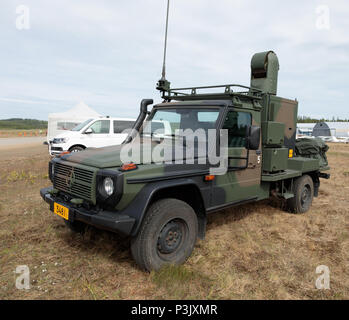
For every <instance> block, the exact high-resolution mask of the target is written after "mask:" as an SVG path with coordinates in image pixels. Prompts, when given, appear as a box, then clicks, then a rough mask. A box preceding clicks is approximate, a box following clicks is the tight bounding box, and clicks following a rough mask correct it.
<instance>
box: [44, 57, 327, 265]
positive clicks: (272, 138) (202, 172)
mask: <svg viewBox="0 0 349 320" xmlns="http://www.w3.org/2000/svg"><path fill="white" fill-rule="evenodd" d="M278 70H279V63H278V59H277V56H276V55H275V53H273V52H272V51H269V52H262V53H257V54H255V55H254V56H253V58H252V61H251V86H250V87H244V86H239V85H224V86H214V87H196V88H194V87H193V88H180V89H170V84H169V82H167V81H166V80H161V81H159V83H158V89H159V90H160V91H161V92H162V98H163V102H162V103H160V104H157V105H155V106H154V107H153V108H152V110H151V112H148V111H147V106H148V105H149V104H152V100H142V103H141V112H140V115H139V117H138V119H137V121H136V123H135V126H134V128H133V129H134V130H133V131H132V132H131V133H130V135H129V138H128V139H127V141H125V143H124V144H123V145H121V146H112V147H105V148H101V149H93V150H92V149H91V150H88V149H87V150H85V151H83V152H79V153H74V154H66V155H62V156H61V157H59V158H55V159H53V160H52V161H51V162H50V163H49V176H50V179H51V181H52V183H53V186H52V187H49V188H45V189H42V190H41V196H42V198H43V199H44V200H45V201H46V202H47V203H49V204H50V210H51V211H53V212H55V213H56V214H58V215H59V216H61V217H63V218H64V220H65V222H66V224H67V225H68V226H69V227H70V228H71V229H72V230H74V231H81V230H82V229H83V228H84V226H85V225H86V224H89V225H93V226H95V227H97V228H101V229H106V230H110V231H113V232H117V233H120V234H123V235H125V236H129V237H130V238H131V252H132V255H133V257H134V259H135V260H136V262H137V264H138V265H139V266H140V267H141V268H142V269H145V270H152V269H159V268H160V267H161V266H162V265H164V264H166V263H174V264H179V263H183V262H184V261H185V260H186V259H187V258H188V257H189V256H190V254H191V252H192V250H193V249H194V245H195V242H196V240H197V238H201V239H203V238H204V236H205V228H206V218H207V215H208V214H209V213H212V212H214V211H218V210H221V209H225V208H230V207H233V206H235V205H239V204H243V203H248V202H254V201H259V200H262V199H267V198H269V197H271V196H277V197H279V198H282V199H285V203H286V206H287V209H288V210H289V211H291V212H293V213H303V212H306V211H308V210H309V208H310V206H311V203H312V200H313V197H314V196H315V197H316V196H317V195H318V190H319V186H320V178H329V174H326V173H325V171H326V170H328V169H329V167H328V166H327V165H323V163H322V165H320V162H319V159H317V158H312V157H301V156H299V155H298V154H296V153H295V143H296V140H295V136H296V121H297V110H298V102H297V101H294V100H289V99H285V98H281V97H278V96H277V95H276V93H277V76H278ZM236 88H238V89H239V90H240V89H241V88H242V89H243V91H242V92H241V91H234V90H235V89H236ZM201 90H202V91H205V92H203V93H200V91H201ZM217 90H218V93H217V92H216V93H213V92H212V91H217ZM220 91H221V92H220ZM146 118H147V121H145V119H146ZM161 121H167V123H170V125H171V128H173V129H176V130H177V131H176V132H178V129H183V130H186V129H192V130H196V129H198V128H200V129H203V130H204V132H205V133H207V132H208V131H209V130H216V131H214V132H216V133H215V135H213V137H214V144H213V147H209V146H208V144H202V145H201V147H200V146H199V143H196V144H195V143H194V144H192V145H191V147H189V148H187V149H185V153H184V152H183V153H182V154H181V152H179V155H178V154H175V155H173V152H172V151H173V150H174V149H173V146H174V145H177V151H178V150H179V151H181V148H182V149H183V150H184V147H188V146H187V145H186V144H188V142H184V140H181V139H178V136H177V135H176V134H163V135H162V136H161V135H160V136H159V135H156V134H154V132H153V131H150V133H149V132H148V133H146V130H145V126H147V125H148V124H149V123H157V124H159V123H161ZM220 129H225V130H226V131H225V132H227V140H228V141H227V144H228V145H227V162H226V164H227V168H226V172H224V173H223V174H222V173H219V171H217V174H213V173H212V167H213V168H214V167H215V165H213V166H212V164H211V163H209V162H208V161H203V160H207V157H208V156H209V155H210V152H211V153H212V152H214V153H215V154H216V155H217V154H218V155H219V152H221V149H220V148H219V147H220V143H221V139H222V132H223V131H220ZM137 131H140V134H139V135H136V134H135V133H136V132H137ZM194 140H195V139H194ZM188 141H189V140H188ZM146 142H148V143H146ZM170 142H171V143H170ZM197 142H198V141H197ZM161 144H162V145H163V147H162V152H158V153H155V155H154V151H155V149H156V148H157V147H159V145H161ZM136 145H138V146H140V147H141V148H139V149H138V151H137V149H135V150H136V151H134V150H133V151H134V152H133V151H132V152H133V157H134V159H135V160H133V162H123V161H122V159H121V158H122V157H121V153H122V148H127V147H132V146H136ZM144 146H145V147H144ZM178 146H180V147H179V148H178ZM200 148H204V149H205V150H206V149H207V150H208V149H210V151H208V152H207V153H206V154H205V153H201V152H200V150H201V149H200ZM147 150H148V151H150V152H151V153H152V154H153V158H152V159H151V161H145V160H144V157H142V155H143V156H144V154H145V153H147V152H146V151H147ZM168 150H170V151H171V150H172V151H171V152H172V153H171V152H166V151H168ZM188 150H189V151H188ZM165 154H167V155H169V156H167V157H166V156H165ZM180 160H190V161H182V162H181V161H180ZM216 166H218V164H216Z"/></svg>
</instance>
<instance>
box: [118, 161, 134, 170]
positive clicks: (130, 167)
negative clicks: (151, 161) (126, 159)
mask: <svg viewBox="0 0 349 320" xmlns="http://www.w3.org/2000/svg"><path fill="white" fill-rule="evenodd" d="M135 169H137V165H136V164H135V163H133V162H130V163H124V164H123V165H122V166H121V170H122V171H129V170H135Z"/></svg>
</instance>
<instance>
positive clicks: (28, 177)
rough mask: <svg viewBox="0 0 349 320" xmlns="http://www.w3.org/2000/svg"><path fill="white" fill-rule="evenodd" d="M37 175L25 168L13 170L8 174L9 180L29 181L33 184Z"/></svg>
mask: <svg viewBox="0 0 349 320" xmlns="http://www.w3.org/2000/svg"><path fill="white" fill-rule="evenodd" d="M36 178H37V176H36V175H35V174H32V173H31V172H26V171H24V170H21V171H16V170H13V171H11V172H10V173H9V174H8V176H7V182H17V181H27V182H29V183H31V184H33V183H34V182H35V180H36Z"/></svg>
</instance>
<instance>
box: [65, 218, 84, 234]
mask: <svg viewBox="0 0 349 320" xmlns="http://www.w3.org/2000/svg"><path fill="white" fill-rule="evenodd" d="M64 222H65V225H66V226H67V227H68V228H69V229H70V230H71V231H72V232H75V233H84V232H85V229H86V224H85V223H83V222H81V221H68V220H64Z"/></svg>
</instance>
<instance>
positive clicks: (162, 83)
mask: <svg viewBox="0 0 349 320" xmlns="http://www.w3.org/2000/svg"><path fill="white" fill-rule="evenodd" d="M169 10H170V0H167V12H166V28H165V44H164V57H163V64H162V73H161V79H160V80H159V82H158V83H157V86H156V89H158V90H160V91H161V92H162V93H164V92H165V91H169V90H170V82H169V81H167V80H166V50H167V30H168V13H169Z"/></svg>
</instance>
